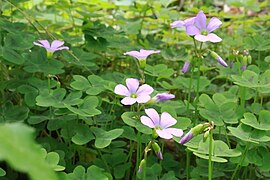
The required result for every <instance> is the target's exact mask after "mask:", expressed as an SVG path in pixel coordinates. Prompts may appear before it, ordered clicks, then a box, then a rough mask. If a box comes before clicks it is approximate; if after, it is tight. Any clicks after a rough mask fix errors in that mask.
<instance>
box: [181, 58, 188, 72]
mask: <svg viewBox="0 0 270 180" xmlns="http://www.w3.org/2000/svg"><path fill="white" fill-rule="evenodd" d="M189 66H190V62H188V61H186V62H185V64H184V66H183V68H182V70H181V71H182V73H184V74H185V73H187V72H188V70H189Z"/></svg>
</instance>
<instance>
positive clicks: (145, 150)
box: [143, 140, 154, 180]
mask: <svg viewBox="0 0 270 180" xmlns="http://www.w3.org/2000/svg"><path fill="white" fill-rule="evenodd" d="M153 143H154V140H151V141H150V142H149V143H148V145H147V146H146V148H145V149H144V160H145V162H146V163H145V167H143V180H146V164H147V153H148V151H150V150H151V146H152V144H153Z"/></svg>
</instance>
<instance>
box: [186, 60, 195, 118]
mask: <svg viewBox="0 0 270 180" xmlns="http://www.w3.org/2000/svg"><path fill="white" fill-rule="evenodd" d="M193 74H194V68H193V66H192V65H191V76H190V79H189V85H188V101H187V108H186V112H187V114H188V111H189V104H190V97H191V87H192V81H193Z"/></svg>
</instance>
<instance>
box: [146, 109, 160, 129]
mask: <svg viewBox="0 0 270 180" xmlns="http://www.w3.org/2000/svg"><path fill="white" fill-rule="evenodd" d="M145 113H146V114H147V116H149V117H150V119H151V120H152V121H153V123H154V125H155V126H156V125H159V114H158V113H157V111H156V110H155V109H153V108H149V109H145Z"/></svg>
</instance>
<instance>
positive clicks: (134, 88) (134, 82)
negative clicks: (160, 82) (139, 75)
mask: <svg viewBox="0 0 270 180" xmlns="http://www.w3.org/2000/svg"><path fill="white" fill-rule="evenodd" d="M126 85H127V87H126V86H124V85H122V84H118V85H117V86H115V88H114V92H115V93H116V94H119V95H122V96H126V97H125V98H124V99H122V100H121V103H122V104H124V105H132V104H134V103H136V102H138V103H146V102H147V101H149V100H150V99H151V97H150V94H151V93H152V92H153V91H154V89H153V88H152V87H151V86H149V85H147V84H143V85H141V86H139V80H138V79H134V78H128V79H126Z"/></svg>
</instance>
